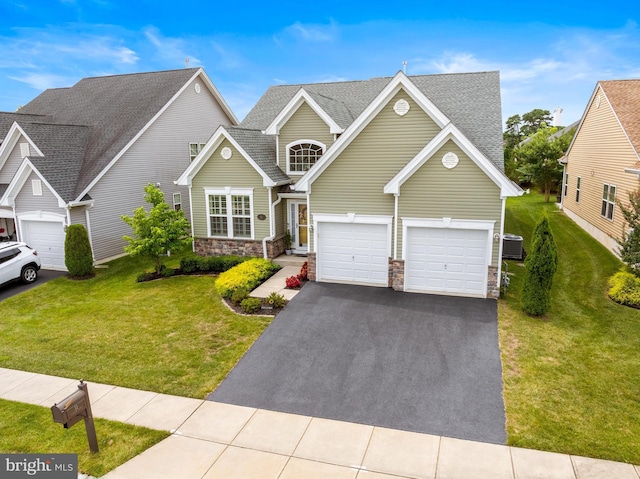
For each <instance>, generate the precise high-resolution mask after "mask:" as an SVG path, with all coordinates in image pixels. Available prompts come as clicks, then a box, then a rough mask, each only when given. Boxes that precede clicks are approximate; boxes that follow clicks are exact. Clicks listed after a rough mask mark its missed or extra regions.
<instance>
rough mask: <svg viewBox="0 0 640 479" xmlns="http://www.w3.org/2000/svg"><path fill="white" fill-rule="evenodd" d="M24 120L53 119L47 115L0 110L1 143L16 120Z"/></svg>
mask: <svg viewBox="0 0 640 479" xmlns="http://www.w3.org/2000/svg"><path fill="white" fill-rule="evenodd" d="M16 121H17V122H18V123H20V122H23V121H49V122H50V121H52V118H51V117H50V116H47V115H29V114H26V113H18V112H15V113H9V112H6V111H0V144H2V140H4V137H5V136H7V133H9V129H10V128H11V125H13V123H14V122H16Z"/></svg>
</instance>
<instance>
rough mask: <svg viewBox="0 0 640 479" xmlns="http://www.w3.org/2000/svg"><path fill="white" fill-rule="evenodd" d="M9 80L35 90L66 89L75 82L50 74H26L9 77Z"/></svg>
mask: <svg viewBox="0 0 640 479" xmlns="http://www.w3.org/2000/svg"><path fill="white" fill-rule="evenodd" d="M9 78H11V79H12V80H16V81H19V82H21V83H26V84H27V85H29V86H30V87H31V88H35V89H36V90H46V89H47V88H60V87H66V86H69V85H71V84H73V83H75V80H74V79H72V78H69V77H65V76H61V75H55V74H50V73H27V74H25V75H21V76H9Z"/></svg>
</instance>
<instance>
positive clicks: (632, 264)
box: [616, 190, 640, 277]
mask: <svg viewBox="0 0 640 479" xmlns="http://www.w3.org/2000/svg"><path fill="white" fill-rule="evenodd" d="M616 203H617V204H618V207H619V208H620V211H621V212H622V216H624V219H625V222H626V225H625V230H623V232H622V239H621V240H618V243H620V258H621V259H622V261H624V262H625V263H626V265H627V266H629V269H631V271H632V272H633V274H635V275H636V276H638V277H640V190H636V191H631V192H629V204H628V205H625V204H623V203H622V202H621V201H617V202H616Z"/></svg>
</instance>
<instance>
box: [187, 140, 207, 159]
mask: <svg viewBox="0 0 640 479" xmlns="http://www.w3.org/2000/svg"><path fill="white" fill-rule="evenodd" d="M204 146H205V143H189V162H192V161H193V160H195V158H196V156H198V153H200V151H202V149H203V148H204Z"/></svg>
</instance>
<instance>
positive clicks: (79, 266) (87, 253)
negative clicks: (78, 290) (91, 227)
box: [64, 225, 94, 278]
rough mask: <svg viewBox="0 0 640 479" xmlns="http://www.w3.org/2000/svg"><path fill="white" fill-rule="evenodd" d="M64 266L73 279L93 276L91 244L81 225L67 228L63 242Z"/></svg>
mask: <svg viewBox="0 0 640 479" xmlns="http://www.w3.org/2000/svg"><path fill="white" fill-rule="evenodd" d="M64 264H65V266H66V267H67V271H69V275H70V276H72V277H74V278H87V277H91V276H93V274H94V269H93V254H92V253H91V243H90V242H89V235H88V234H87V230H86V229H85V227H84V226H82V225H69V226H67V234H66V237H65V240H64Z"/></svg>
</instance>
